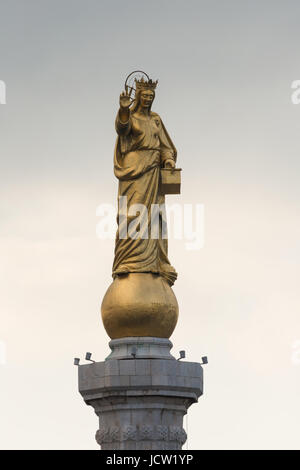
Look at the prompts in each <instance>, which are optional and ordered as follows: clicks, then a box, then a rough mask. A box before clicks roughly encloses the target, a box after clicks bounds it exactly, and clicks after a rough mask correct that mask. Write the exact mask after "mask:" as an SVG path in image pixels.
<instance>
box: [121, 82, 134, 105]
mask: <svg viewBox="0 0 300 470" xmlns="http://www.w3.org/2000/svg"><path fill="white" fill-rule="evenodd" d="M131 92H132V89H130V91H129V92H128V88H127V87H126V91H123V93H121V95H120V107H121V108H122V109H129V107H130V105H131V104H132V102H133V100H132V99H131Z"/></svg>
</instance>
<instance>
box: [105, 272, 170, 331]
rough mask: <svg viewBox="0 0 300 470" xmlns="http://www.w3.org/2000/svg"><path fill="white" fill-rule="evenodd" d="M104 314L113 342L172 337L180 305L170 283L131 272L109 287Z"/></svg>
mask: <svg viewBox="0 0 300 470" xmlns="http://www.w3.org/2000/svg"><path fill="white" fill-rule="evenodd" d="M101 313H102V321H103V325H104V328H105V330H106V332H107V334H108V336H110V338H111V339H117V338H126V337H129V336H154V337H157V338H169V337H170V336H171V334H172V333H173V331H174V329H175V326H176V323H177V319H178V303H177V300H176V297H175V294H174V292H173V290H172V289H171V287H170V286H169V284H168V282H167V281H166V280H165V279H164V278H163V277H161V276H160V275H158V274H152V273H129V274H122V275H119V276H117V277H116V279H115V280H114V281H113V283H112V284H111V285H110V286H109V288H108V289H107V291H106V294H105V296H104V299H103V301H102V305H101Z"/></svg>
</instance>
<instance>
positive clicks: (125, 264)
mask: <svg viewBox="0 0 300 470" xmlns="http://www.w3.org/2000/svg"><path fill="white" fill-rule="evenodd" d="M115 125H116V131H117V134H118V137H117V142H116V147H115V154H114V173H115V176H116V177H117V178H118V180H119V189H118V196H119V197H120V196H126V197H127V209H128V210H129V209H130V206H132V205H133V204H143V205H144V206H145V207H146V211H147V212H146V214H147V215H148V217H147V223H146V226H141V227H140V232H139V234H140V236H139V237H138V238H132V237H131V236H129V235H128V236H127V237H126V238H124V237H123V236H120V233H121V231H120V224H121V219H120V212H119V211H118V218H117V220H118V231H117V235H116V244H115V258H114V263H113V277H114V278H115V277H116V276H117V275H120V274H124V273H149V272H150V273H155V274H159V275H161V276H163V277H164V278H165V279H166V280H167V281H168V283H169V284H170V285H173V284H174V282H175V280H176V278H177V273H176V271H175V269H174V268H173V267H172V266H171V264H170V261H169V259H168V240H167V238H166V237H164V238H163V235H162V226H163V224H166V221H165V218H163V215H162V213H161V212H160V214H159V228H158V234H157V235H156V238H153V237H152V236H151V233H152V231H151V228H152V227H151V206H152V205H153V204H160V205H161V204H164V202H165V197H164V195H162V194H161V193H160V189H159V188H160V168H161V167H163V166H164V162H165V161H166V160H167V159H173V160H174V162H175V161H176V155H177V152H176V149H175V147H174V144H173V143H172V141H171V139H170V137H169V135H168V133H167V131H166V129H165V127H164V124H163V122H162V120H161V119H160V117H159V115H158V114H156V113H154V112H150V115H149V116H140V115H137V114H136V113H130V117H129V120H128V122H126V123H123V122H121V120H120V118H119V114H118V115H117V118H116V123H115ZM119 197H118V201H120V199H119ZM119 204H120V202H118V208H119V209H120V205H119ZM136 216H137V215H135V216H132V215H131V216H128V215H127V219H126V227H127V229H128V226H129V225H130V223H131V222H132V220H133V219H135V218H136ZM163 219H164V220H163ZM122 223H123V219H122ZM146 235H148V237H146ZM152 235H153V233H152Z"/></svg>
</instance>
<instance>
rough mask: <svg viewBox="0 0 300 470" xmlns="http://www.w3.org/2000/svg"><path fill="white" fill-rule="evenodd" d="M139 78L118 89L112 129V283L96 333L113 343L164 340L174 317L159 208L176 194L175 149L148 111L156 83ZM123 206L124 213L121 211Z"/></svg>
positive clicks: (173, 273)
mask: <svg viewBox="0 0 300 470" xmlns="http://www.w3.org/2000/svg"><path fill="white" fill-rule="evenodd" d="M143 75H146V74H144V73H143ZM146 77H147V79H146V80H144V77H143V76H142V78H141V80H137V79H135V83H134V85H135V87H130V86H127V85H126V84H125V91H124V92H123V93H122V94H121V95H120V109H119V111H118V114H117V117H116V122H115V126H116V131H117V134H118V137H117V142H116V146H115V153H114V173H115V176H116V177H117V178H118V180H119V190H118V218H117V220H118V232H117V235H116V245H115V258H114V263H113V278H114V281H113V283H112V284H111V286H110V287H109V289H108V291H107V293H106V295H105V297H104V299H103V303H102V308H101V310H102V318H103V323H104V326H105V328H106V331H107V333H108V334H109V336H110V337H111V338H113V339H115V338H121V337H126V336H156V337H164V338H168V337H169V336H170V335H171V334H172V332H173V330H174V328H175V326H176V322H177V318H178V304H177V301H176V297H175V295H174V293H173V291H172V289H171V287H170V286H172V285H173V284H174V282H175V280H176V278H177V273H176V271H175V269H174V268H173V267H172V266H171V264H170V261H169V259H168V240H167V236H166V220H165V217H164V213H163V211H162V208H163V207H164V202H165V194H166V192H167V193H176V192H179V191H178V189H179V186H180V182H179V179H180V172H179V171H178V169H175V163H176V157H177V152H176V148H175V146H174V144H173V142H172V140H171V138H170V136H169V134H168V132H167V131H166V128H165V126H164V124H163V122H162V120H161V118H160V116H159V115H158V114H157V113H154V112H153V111H152V110H151V108H152V103H153V100H154V98H155V88H156V86H157V81H156V82H154V81H152V80H151V79H149V77H148V76H147V75H146ZM126 83H127V81H126ZM133 90H134V92H135V96H134V99H133V98H132V97H131V95H132V91H133ZM168 188H169V191H168ZM124 200H125V211H124V208H122V207H121V204H123V203H124ZM131 209H133V211H132V210H131ZM137 212H138V213H139V216H140V217H139V218H138V219H137ZM155 215H156V219H155V221H154V216H155ZM154 222H155V223H154ZM137 229H138V230H137Z"/></svg>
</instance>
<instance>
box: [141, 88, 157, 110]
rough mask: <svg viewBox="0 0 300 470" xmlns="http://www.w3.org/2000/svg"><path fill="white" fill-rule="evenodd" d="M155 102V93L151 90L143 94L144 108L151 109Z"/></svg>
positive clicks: (142, 104) (142, 103)
mask: <svg viewBox="0 0 300 470" xmlns="http://www.w3.org/2000/svg"><path fill="white" fill-rule="evenodd" d="M153 100H154V93H153V91H151V90H144V91H142V92H141V97H140V103H141V106H142V107H143V108H149V107H150V106H151V104H152V101H153Z"/></svg>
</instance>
